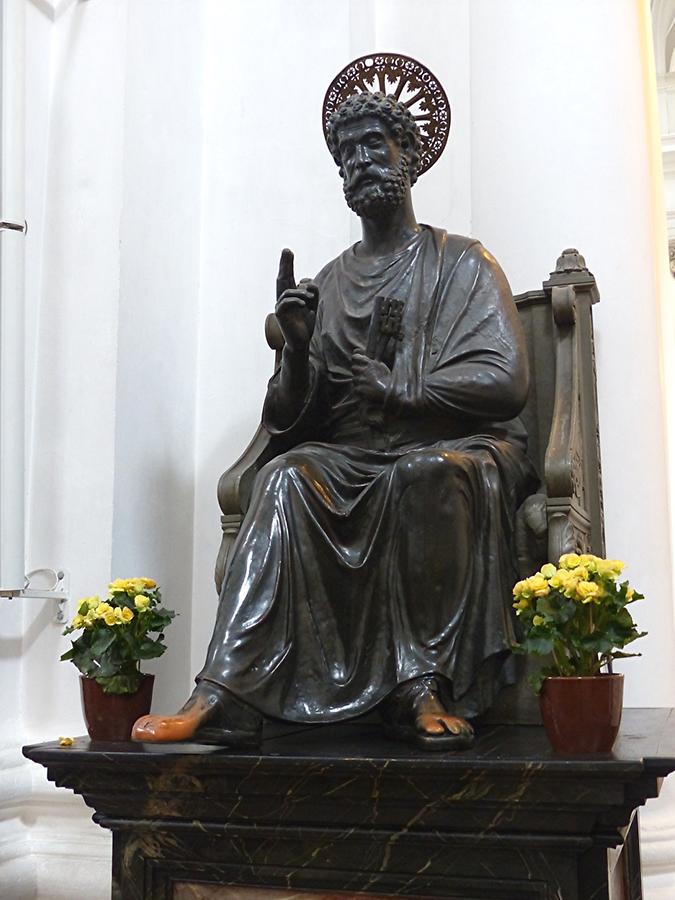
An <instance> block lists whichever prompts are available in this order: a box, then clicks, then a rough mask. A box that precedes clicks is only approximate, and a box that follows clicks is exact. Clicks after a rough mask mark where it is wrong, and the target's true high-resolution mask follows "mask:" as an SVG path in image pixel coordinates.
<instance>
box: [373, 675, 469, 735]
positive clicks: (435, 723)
mask: <svg viewBox="0 0 675 900" xmlns="http://www.w3.org/2000/svg"><path fill="white" fill-rule="evenodd" d="M381 713H382V717H383V719H384V731H385V734H386V735H387V737H390V738H393V739H395V740H399V741H408V742H409V743H412V744H414V745H415V746H417V747H419V748H420V749H422V750H464V749H466V748H467V747H470V746H471V745H472V744H473V739H474V734H473V728H472V727H471V725H470V724H469V723H468V722H467V721H466V719H462V718H460V717H459V716H453V715H451V714H450V713H449V712H448V711H447V709H446V708H445V706H444V705H443V703H442V702H441V699H440V697H439V690H438V683H437V680H436V679H435V678H434V677H433V676H430V675H424V676H422V677H421V678H414V679H412V680H411V681H407V682H405V683H404V684H402V685H399V686H398V687H397V688H396V690H395V691H394V692H393V693H392V694H391V695H390V696H389V697H388V698H387V699H386V701H385V702H384V704H383V705H382V707H381Z"/></svg>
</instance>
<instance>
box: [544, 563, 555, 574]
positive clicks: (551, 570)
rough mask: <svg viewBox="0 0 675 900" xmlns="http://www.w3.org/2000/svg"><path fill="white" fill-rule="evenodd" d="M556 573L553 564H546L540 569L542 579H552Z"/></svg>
mask: <svg viewBox="0 0 675 900" xmlns="http://www.w3.org/2000/svg"><path fill="white" fill-rule="evenodd" d="M556 571H557V569H556V567H555V566H554V565H553V563H546V565H545V566H542V567H541V574H542V575H543V576H544V578H553V576H554V575H555V573H556Z"/></svg>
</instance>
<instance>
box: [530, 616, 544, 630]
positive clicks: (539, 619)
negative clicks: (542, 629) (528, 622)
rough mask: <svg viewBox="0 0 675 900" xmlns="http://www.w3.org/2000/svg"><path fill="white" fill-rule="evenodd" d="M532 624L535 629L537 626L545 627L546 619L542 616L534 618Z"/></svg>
mask: <svg viewBox="0 0 675 900" xmlns="http://www.w3.org/2000/svg"><path fill="white" fill-rule="evenodd" d="M532 624H533V625H534V626H535V628H537V627H538V626H539V625H545V624H546V619H545V618H544V617H543V616H534V617H533V618H532Z"/></svg>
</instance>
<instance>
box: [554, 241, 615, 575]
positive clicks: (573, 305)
mask: <svg viewBox="0 0 675 900" xmlns="http://www.w3.org/2000/svg"><path fill="white" fill-rule="evenodd" d="M544 289H545V290H546V291H547V292H550V298H551V309H552V314H553V321H554V326H555V328H554V353H555V363H556V365H555V388H554V397H553V417H552V422H551V431H550V435H549V439H548V444H547V446H546V453H545V458H544V485H545V490H546V517H547V522H548V559H549V560H550V561H557V560H558V558H559V557H560V556H561V555H562V554H563V553H569V552H577V553H588V552H595V553H597V554H599V555H602V554H603V553H604V528H603V514H602V489H601V475H600V449H599V436H598V413H597V394H596V384H595V357H594V348H593V322H592V311H591V305H592V304H593V303H594V302H596V301H597V300H598V291H597V287H596V284H595V279H594V277H593V275H591V273H590V272H589V271H588V269H587V268H586V265H585V262H584V260H583V257H582V256H580V254H579V253H578V252H577V251H576V250H566V251H564V252H563V255H562V256H561V257H560V259H559V260H558V264H557V267H556V271H555V272H554V273H552V275H551V278H550V279H549V281H547V282H544Z"/></svg>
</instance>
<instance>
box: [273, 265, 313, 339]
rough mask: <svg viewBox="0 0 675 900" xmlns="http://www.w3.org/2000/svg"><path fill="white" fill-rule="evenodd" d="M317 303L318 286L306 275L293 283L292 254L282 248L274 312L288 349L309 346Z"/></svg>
mask: <svg viewBox="0 0 675 900" xmlns="http://www.w3.org/2000/svg"><path fill="white" fill-rule="evenodd" d="M318 303H319V288H318V287H317V286H316V284H314V282H313V281H310V280H309V279H308V278H304V279H303V280H302V281H301V282H300V283H299V284H298V285H296V284H295V276H294V274H293V253H292V252H291V251H290V250H288V249H286V250H282V251H281V259H280V260H279V274H278V275H277V305H276V307H275V310H274V312H275V314H276V317H277V320H278V322H279V327H280V328H281V332H282V334H283V336H284V339H285V341H286V346H287V347H288V348H289V350H293V351H298V350H304V349H306V348H307V347H308V346H309V342H310V340H311V338H312V333H313V331H314V323H315V321H316V308H317V305H318Z"/></svg>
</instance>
